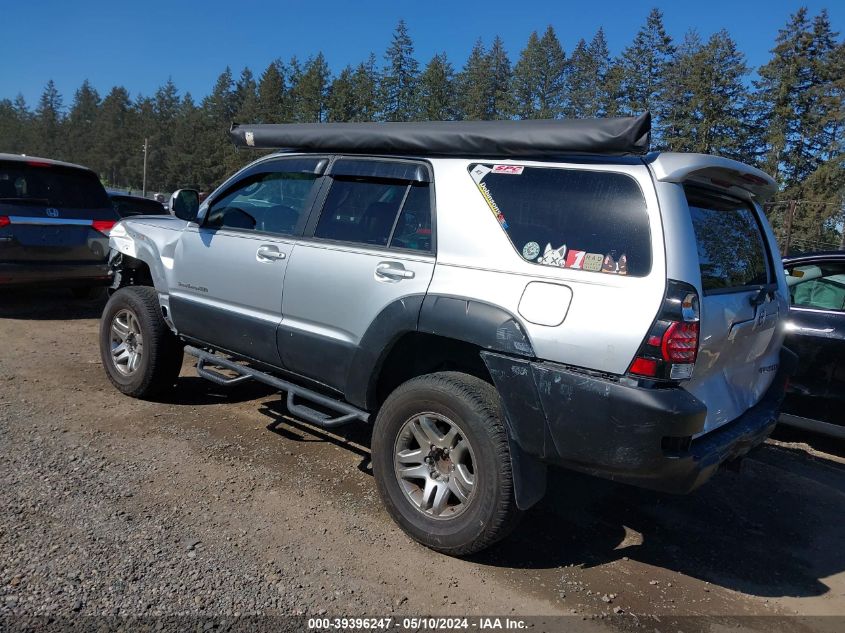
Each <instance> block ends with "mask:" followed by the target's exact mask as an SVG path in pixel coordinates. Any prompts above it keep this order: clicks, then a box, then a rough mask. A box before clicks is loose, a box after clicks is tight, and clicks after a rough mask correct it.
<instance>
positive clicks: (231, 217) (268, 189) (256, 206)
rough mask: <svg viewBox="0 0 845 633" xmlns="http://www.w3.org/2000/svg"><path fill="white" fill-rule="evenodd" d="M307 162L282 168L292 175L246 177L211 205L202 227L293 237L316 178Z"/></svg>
mask: <svg viewBox="0 0 845 633" xmlns="http://www.w3.org/2000/svg"><path fill="white" fill-rule="evenodd" d="M307 162H308V161H303V160H298V161H290V164H289V165H285V168H289V169H291V171H271V172H262V173H256V174H252V175H250V176H247V177H246V178H244V179H243V180H241V181H239V182H238V183H236V184H235V185H234V186H232V187H231V188H230V189H229V190H228V191H227V192H225V193H224V194H223V196H222V197H220V198H218V199H217V200H215V201H214V202H213V203H212V204H211V207H210V208H209V210H208V215H207V217H206V220H205V223H204V226H206V227H208V228H217V229H220V228H228V229H237V230H247V231H260V232H264V233H275V234H279V235H291V234H293V233H294V232H295V231H296V228H297V226H298V225H299V224H300V220H303V219H304V217H303V216H304V214H305V213H306V211H307V210H308V209H307V207H308V202H309V200H310V196H311V192H312V189H313V188H314V183H315V182H316V181H317V178H318V176H317V175H316V174H315V173H313V169H314V166H311V165H310V164H305V163H307ZM299 163H303V164H302V165H300V164H299ZM314 165H316V161H314ZM300 169H301V171H300Z"/></svg>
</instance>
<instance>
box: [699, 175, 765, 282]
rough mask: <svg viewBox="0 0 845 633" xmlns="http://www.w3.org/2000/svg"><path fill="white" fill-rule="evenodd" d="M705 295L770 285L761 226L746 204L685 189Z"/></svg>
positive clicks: (709, 193) (705, 192)
mask: <svg viewBox="0 0 845 633" xmlns="http://www.w3.org/2000/svg"><path fill="white" fill-rule="evenodd" d="M686 195H687V203H688V204H689V209H690V215H691V217H692V225H693V228H694V229H695V239H696V243H697V245H698V262H699V266H700V268H701V285H702V289H703V290H704V292H705V293H716V292H729V291H732V290H742V289H747V288H749V287H754V286H764V285H766V284H767V283H769V267H768V265H767V263H766V262H767V256H766V246H765V244H764V242H763V236H762V233H761V229H760V223H759V221H758V220H757V216H756V214H755V213H754V210H753V209H752V208H751V207H750V206H748V204H747V203H745V202H742V201H741V200H737V199H735V198H729V197H727V196H720V195H719V194H716V193H711V192H709V191H702V190H698V189H693V188H689V187H688V188H687V189H686Z"/></svg>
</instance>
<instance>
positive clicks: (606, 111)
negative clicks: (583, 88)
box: [600, 60, 625, 116]
mask: <svg viewBox="0 0 845 633" xmlns="http://www.w3.org/2000/svg"><path fill="white" fill-rule="evenodd" d="M624 78H625V69H624V67H623V65H622V62H621V61H620V60H613V61H611V62H610V65H609V66H608V68H607V74H606V75H605V76H604V83H603V84H602V87H601V91H600V94H601V102H600V106H601V114H602V116H621V115H622V102H623V101H624V95H623V88H622V84H623V81H624Z"/></svg>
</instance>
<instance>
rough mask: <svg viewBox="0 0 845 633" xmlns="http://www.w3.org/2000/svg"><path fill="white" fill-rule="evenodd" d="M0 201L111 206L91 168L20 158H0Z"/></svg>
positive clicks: (76, 206)
mask: <svg viewBox="0 0 845 633" xmlns="http://www.w3.org/2000/svg"><path fill="white" fill-rule="evenodd" d="M0 203H6V204H26V205H40V206H46V207H59V208H61V207H64V208H70V209H103V208H111V203H110V202H109V199H108V196H107V195H106V190H105V189H103V186H102V185H101V184H100V181H99V180H98V179H97V177H96V176H95V175H94V174H93V173H92V172H90V171H86V170H84V169H74V168H72V167H62V166H57V165H49V164H38V163H27V162H23V161H20V162H18V161H2V162H0Z"/></svg>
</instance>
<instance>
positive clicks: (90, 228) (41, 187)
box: [0, 154, 119, 295]
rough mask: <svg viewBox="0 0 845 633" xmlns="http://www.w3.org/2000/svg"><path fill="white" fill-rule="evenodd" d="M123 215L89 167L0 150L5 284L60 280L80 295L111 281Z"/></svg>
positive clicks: (0, 281) (0, 263)
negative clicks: (114, 240) (112, 235)
mask: <svg viewBox="0 0 845 633" xmlns="http://www.w3.org/2000/svg"><path fill="white" fill-rule="evenodd" d="M118 219H119V218H118V215H117V213H116V212H115V210H114V208H113V207H112V204H111V202H110V201H109V199H108V196H107V195H106V191H105V189H103V186H102V184H100V181H99V179H98V178H97V176H96V174H95V173H94V172H93V171H91V170H90V169H87V168H85V167H80V166H79V165H72V164H70V163H63V162H59V161H54V160H47V159H44V158H33V157H29V156H20V155H15V154H0V286H10V285H30V284H61V285H64V286H67V287H70V288H71V289H72V290H73V291H74V292H75V293H76V294H80V295H81V294H86V293H87V292H89V291H90V289H91V288H93V287H96V286H102V285H104V284H106V283H107V281H108V269H107V265H106V255H107V253H108V250H109V238H108V234H109V231H110V230H111V228H112V227H113V226H114V224H115V222H117V220H118Z"/></svg>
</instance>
